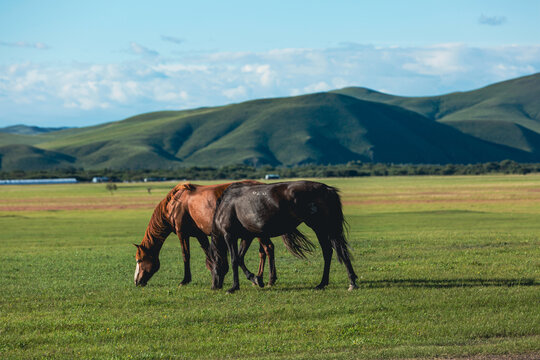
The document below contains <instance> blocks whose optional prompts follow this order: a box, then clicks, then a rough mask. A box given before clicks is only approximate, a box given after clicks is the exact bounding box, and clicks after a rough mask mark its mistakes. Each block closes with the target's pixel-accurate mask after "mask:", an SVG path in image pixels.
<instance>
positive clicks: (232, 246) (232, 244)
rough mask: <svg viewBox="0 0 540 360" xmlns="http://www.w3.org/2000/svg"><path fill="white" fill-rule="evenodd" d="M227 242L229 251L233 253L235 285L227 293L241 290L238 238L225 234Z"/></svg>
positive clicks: (232, 263) (232, 262)
mask: <svg viewBox="0 0 540 360" xmlns="http://www.w3.org/2000/svg"><path fill="white" fill-rule="evenodd" d="M225 242H226V243H227V247H228V248H229V253H230V254H231V265H232V269H233V286H232V287H231V288H230V289H229V290H227V293H229V294H232V293H233V292H235V291H236V290H240V280H239V279H238V265H239V263H240V260H239V256H238V244H237V239H235V238H233V237H232V236H231V235H228V234H227V235H225Z"/></svg>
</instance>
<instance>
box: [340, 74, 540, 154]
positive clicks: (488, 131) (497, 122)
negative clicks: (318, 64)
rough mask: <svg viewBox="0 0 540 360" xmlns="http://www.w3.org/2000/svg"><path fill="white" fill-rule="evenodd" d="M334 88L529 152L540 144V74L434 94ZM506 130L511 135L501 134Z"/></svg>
mask: <svg viewBox="0 0 540 360" xmlns="http://www.w3.org/2000/svg"><path fill="white" fill-rule="evenodd" d="M333 92H334V93H339V94H344V95H348V96H352V97H355V98H357V99H361V100H367V101H376V102H381V103H385V104H390V105H395V106H399V107H403V108H405V109H408V110H411V111H414V112H417V113H419V114H421V115H423V116H426V117H428V118H430V119H432V120H436V121H438V122H440V123H444V124H447V125H450V126H453V127H455V128H456V129H458V130H460V131H462V132H464V133H467V134H470V135H473V136H475V137H477V138H480V139H483V140H486V141H489V142H494V143H497V144H502V145H507V146H510V147H514V148H516V149H521V150H525V151H529V152H530V151H531V149H538V148H539V147H540V143H539V142H538V139H539V138H538V136H535V134H536V135H537V134H539V133H540V101H538V99H539V96H540V74H534V75H530V76H525V77H521V78H517V79H512V80H508V81H504V82H500V83H497V84H493V85H490V86H486V87H484V88H482V89H478V90H474V91H468V92H457V93H452V94H448V95H442V96H433V97H400V96H392V95H386V94H382V93H379V92H376V91H372V90H369V89H364V88H345V89H341V90H335V91H333ZM507 130H508V131H510V132H511V135H510V137H511V138H507V137H506V136H501V135H502V134H504V132H505V131H507ZM531 132H532V133H533V134H531Z"/></svg>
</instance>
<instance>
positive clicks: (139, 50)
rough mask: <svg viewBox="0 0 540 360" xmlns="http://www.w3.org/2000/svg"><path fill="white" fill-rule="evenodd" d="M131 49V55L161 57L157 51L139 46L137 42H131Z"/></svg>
mask: <svg viewBox="0 0 540 360" xmlns="http://www.w3.org/2000/svg"><path fill="white" fill-rule="evenodd" d="M129 48H130V51H131V53H133V54H135V55H142V56H158V55H159V53H158V52H157V51H155V50H152V49H149V48H147V47H145V46H142V45H140V44H137V43H136V42H131V43H130V44H129Z"/></svg>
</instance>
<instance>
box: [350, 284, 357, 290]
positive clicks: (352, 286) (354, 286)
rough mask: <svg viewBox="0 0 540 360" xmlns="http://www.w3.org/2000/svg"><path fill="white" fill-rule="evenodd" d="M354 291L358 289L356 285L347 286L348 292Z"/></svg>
mask: <svg viewBox="0 0 540 360" xmlns="http://www.w3.org/2000/svg"><path fill="white" fill-rule="evenodd" d="M354 289H358V286H356V284H351V285H349V291H353V290H354Z"/></svg>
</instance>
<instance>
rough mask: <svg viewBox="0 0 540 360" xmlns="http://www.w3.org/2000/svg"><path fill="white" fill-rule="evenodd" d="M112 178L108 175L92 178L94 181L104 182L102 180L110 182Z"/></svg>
mask: <svg viewBox="0 0 540 360" xmlns="http://www.w3.org/2000/svg"><path fill="white" fill-rule="evenodd" d="M109 180H110V179H109V178H108V177H106V176H94V177H93V178H92V182H93V183H102V182H108V181H109Z"/></svg>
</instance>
